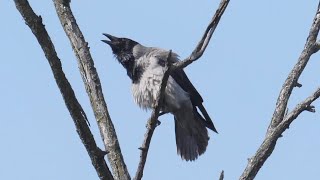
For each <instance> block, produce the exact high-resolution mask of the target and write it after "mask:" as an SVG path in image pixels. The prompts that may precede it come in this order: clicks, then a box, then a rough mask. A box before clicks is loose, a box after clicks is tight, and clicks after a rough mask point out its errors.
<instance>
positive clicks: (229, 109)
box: [0, 0, 320, 180]
mask: <svg viewBox="0 0 320 180" xmlns="http://www.w3.org/2000/svg"><path fill="white" fill-rule="evenodd" d="M30 4H31V6H32V7H33V9H34V11H35V12H36V13H37V14H39V15H41V16H42V18H43V22H44V24H45V26H46V29H47V31H48V32H49V34H50V36H51V39H52V41H53V42H54V44H55V47H56V50H57V52H58V55H59V57H60V59H61V61H62V64H63V69H64V71H65V73H66V75H67V78H68V79H69V81H70V82H71V84H72V86H73V89H74V90H75V92H76V95H77V98H78V99H79V101H80V102H81V104H82V106H83V107H84V109H85V111H86V113H87V115H88V117H89V120H90V122H91V125H92V126H91V130H92V131H93V133H94V135H95V139H96V141H97V143H98V144H99V146H100V147H103V145H102V142H101V138H100V134H99V131H98V128H97V125H96V123H95V119H94V117H93V113H92V110H91V107H90V104H89V100H88V97H87V94H86V92H85V89H84V85H83V82H82V79H81V77H80V73H79V70H78V68H77V63H76V58H75V56H74V53H73V52H72V49H71V46H70V43H69V40H68V39H67V37H66V35H65V33H64V31H63V29H62V27H61V25H60V22H59V20H58V18H57V15H56V12H55V9H54V6H53V2H52V1H36V0H32V1H31V0H30ZM218 4H219V2H218V1H217V0H214V1H213V0H212V1H201V2H200V1H191V0H176V1H171V0H162V1H153V2H151V1H148V0H141V1H81V2H80V1H75V0H73V1H72V3H71V6H72V9H73V13H74V15H75V16H76V18H77V22H78V24H79V26H80V28H81V30H82V32H83V34H84V36H85V38H86V40H87V41H88V43H89V46H90V50H91V53H92V56H93V59H94V61H95V66H96V68H97V71H98V73H99V76H100V79H101V82H102V88H103V92H104V95H105V98H106V101H107V104H108V108H109V112H110V114H111V117H112V120H113V123H114V125H115V128H116V131H117V135H118V138H119V141H120V145H121V148H122V152H123V155H124V158H125V161H126V164H127V166H128V168H129V172H130V174H131V176H134V174H135V171H136V168H137V164H138V161H139V153H140V152H139V150H138V147H140V145H141V143H142V140H143V136H144V133H145V130H146V129H145V123H146V120H147V119H148V117H149V116H150V112H146V111H144V110H141V109H139V108H138V107H137V106H136V105H135V104H134V102H133V99H132V95H131V89H130V80H129V78H128V77H127V75H126V72H125V70H124V69H123V68H122V66H121V65H120V64H119V63H118V62H117V61H116V60H115V59H114V57H113V55H112V52H111V50H110V48H109V47H108V46H107V45H106V44H104V43H102V42H101V41H100V40H101V39H103V38H104V37H103V36H102V33H104V32H105V33H110V34H113V35H115V36H123V37H129V38H131V39H134V40H136V41H138V42H140V43H141V44H143V45H146V46H157V47H161V48H165V49H172V50H173V51H175V52H177V53H178V54H179V55H180V56H181V57H182V58H184V57H186V56H188V55H189V54H190V53H191V51H192V50H193V49H194V47H195V45H196V44H197V42H198V41H199V40H200V38H201V36H202V34H203V32H204V30H205V28H206V26H207V24H208V22H209V20H210V19H211V17H212V16H213V14H214V12H215V10H216V8H217V6H218ZM317 5H318V2H317V1H316V0H308V1H291V0H283V1H278V0H269V1H249V0H243V1H237V0H231V2H230V4H229V6H228V8H227V10H226V12H225V14H224V15H223V17H222V19H221V21H220V24H219V26H218V28H217V30H216V32H215V33H214V37H213V38H212V40H211V42H210V44H209V46H208V48H207V50H206V52H205V53H204V55H203V56H202V58H201V59H200V60H199V61H197V62H195V63H194V64H192V65H190V66H188V67H187V68H186V71H187V74H188V76H189V78H190V79H191V81H192V82H193V83H194V85H195V86H196V87H197V89H198V91H199V92H200V93H201V95H202V97H203V98H204V100H205V106H206V108H207V110H208V112H209V114H210V115H211V117H212V118H213V120H214V123H215V125H216V127H217V129H218V131H219V132H220V133H219V134H218V135H217V134H214V133H213V132H210V136H211V139H210V142H209V146H208V149H207V151H206V153H205V154H204V155H202V156H201V157H200V158H199V159H198V160H197V161H195V162H185V161H182V160H181V159H180V157H179V156H177V154H176V146H175V137H174V123H173V117H172V116H171V115H167V116H163V117H161V118H160V120H161V121H162V124H161V126H159V127H158V128H157V129H156V131H155V134H154V137H153V139H152V142H151V148H150V151H149V156H148V160H147V164H146V168H145V173H144V179H147V180H149V179H150V180H151V179H152V180H163V179H185V180H193V179H201V180H209V179H210V180H211V179H218V177H219V174H220V172H221V170H224V171H225V179H226V180H233V179H238V178H239V176H240V175H241V173H242V171H243V170H244V168H245V166H246V165H247V159H248V158H250V157H251V156H252V155H253V154H254V153H255V151H256V150H257V148H258V147H259V146H260V144H261V142H262V140H263V138H264V136H265V133H266V129H267V127H268V125H269V122H270V119H271V117H272V114H273V111H274V108H275V103H276V99H277V97H278V94H279V91H280V88H281V86H282V84H283V82H284V80H285V79H286V77H287V75H288V73H289V72H290V70H291V69H292V67H293V66H294V64H295V63H296V61H297V59H298V56H299V55H300V53H301V50H302V49H303V46H304V43H305V40H306V38H307V35H308V32H309V29H310V25H311V22H312V20H313V17H314V14H315V10H316V8H317ZM0 20H1V22H2V25H1V30H0V32H1V33H0V39H1V60H0V67H1V70H0V77H2V83H1V84H2V85H1V88H0V96H1V103H0V114H1V118H0V119H1V125H0V143H1V148H0V179H1V180H44V179H45V180H57V179H59V180H70V179H77V180H88V179H97V175H96V172H95V170H94V168H93V167H92V165H91V161H90V159H89V156H88V154H87V152H86V150H85V148H84V146H83V145H82V143H81V141H80V139H79V137H78V134H77V133H76V131H75V127H74V124H73V121H72V119H71V117H70V115H69V112H68V111H67V109H66V107H65V104H64V101H63V99H62V96H61V94H60V92H59V90H58V87H57V85H56V83H55V81H54V78H53V75H52V72H51V70H50V67H49V64H48V62H47V60H46V59H45V56H44V54H43V52H42V50H41V48H40V46H39V44H38V42H37V41H36V39H35V37H34V35H33V34H32V33H31V31H30V29H29V27H27V26H26V25H25V23H24V21H23V19H22V17H21V15H20V14H19V12H18V11H17V10H16V8H15V5H14V2H13V1H1V3H0ZM319 59H320V56H319V53H318V55H314V56H313V57H312V59H311V61H310V62H309V64H308V66H307V68H306V69H305V71H304V73H303V74H302V76H301V78H300V80H299V82H300V83H301V84H302V85H303V87H302V88H295V89H294V91H293V95H292V98H291V99H290V102H289V106H288V107H289V110H292V108H293V107H294V106H295V105H296V104H297V103H298V102H300V101H301V100H303V99H305V98H306V97H307V96H309V95H310V94H311V93H312V92H313V91H314V90H315V89H316V88H317V87H318V86H319V85H320V80H319V74H320V73H319V66H320V62H319ZM314 105H315V106H316V110H317V112H316V113H309V112H304V113H302V114H301V116H299V118H298V119H297V120H296V121H295V122H294V123H293V124H292V125H291V126H290V129H289V130H287V131H286V132H285V133H284V137H283V138H281V139H280V140H279V141H278V143H277V146H276V149H275V151H274V152H273V154H272V155H271V157H270V158H269V159H268V160H267V162H266V163H265V165H264V166H263V168H262V169H261V171H260V172H259V174H258V175H257V177H256V179H258V180H270V179H279V180H280V179H281V180H300V179H310V180H311V179H312V180H313V179H319V172H320V167H319V162H320V155H319V152H320V141H319V137H320V120H319V112H320V103H319V101H317V102H315V103H314Z"/></svg>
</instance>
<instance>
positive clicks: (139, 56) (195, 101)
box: [102, 34, 217, 161]
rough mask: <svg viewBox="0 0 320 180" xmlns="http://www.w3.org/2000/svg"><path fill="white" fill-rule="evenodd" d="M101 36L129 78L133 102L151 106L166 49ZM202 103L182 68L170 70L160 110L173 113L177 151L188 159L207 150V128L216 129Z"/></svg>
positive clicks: (125, 39) (162, 73) (161, 72)
mask: <svg viewBox="0 0 320 180" xmlns="http://www.w3.org/2000/svg"><path fill="white" fill-rule="evenodd" d="M103 35H105V36H106V37H107V38H109V40H102V41H103V42H105V43H107V44H108V45H110V47H111V49H112V51H113V54H114V55H115V57H116V58H117V60H118V61H119V62H120V63H121V64H122V66H123V67H124V68H125V69H126V71H127V75H128V76H129V78H130V79H131V80H132V93H133V97H134V101H135V102H136V103H137V104H138V105H139V106H140V107H141V108H143V109H149V108H153V106H154V104H155V101H156V98H157V93H158V91H159V89H160V86H161V80H162V77H163V75H164V70H165V68H164V67H165V65H166V61H167V56H168V53H169V51H167V50H163V49H160V48H155V47H146V46H143V45H141V44H139V43H138V42H136V41H133V40H131V39H128V38H117V37H115V36H112V35H109V34H103ZM170 60H171V61H172V62H177V61H179V59H178V55H177V54H175V53H172V56H171V59H170ZM202 103H203V99H202V97H201V95H200V94H199V92H198V91H197V90H196V89H195V87H194V86H193V85H192V83H191V82H190V80H189V79H188V77H187V75H186V73H185V72H184V71H183V70H182V69H177V70H175V71H174V72H172V74H171V75H170V76H169V79H168V83H167V87H166V90H165V95H164V105H163V107H162V108H161V111H163V112H170V113H171V114H173V116H174V121H175V133H176V144H177V152H178V154H179V155H180V156H181V158H182V159H185V160H187V161H189V160H191V161H192V160H195V159H197V158H198V156H199V155H201V154H203V153H204V152H205V151H206V148H207V145H208V141H209V136H208V131H207V129H206V128H209V129H211V130H212V131H214V132H217V130H216V128H215V127H214V125H213V122H212V120H211V118H210V116H209V115H208V113H207V111H206V109H205V108H204V106H203V104H202ZM198 109H199V110H200V112H201V114H200V112H199V111H198Z"/></svg>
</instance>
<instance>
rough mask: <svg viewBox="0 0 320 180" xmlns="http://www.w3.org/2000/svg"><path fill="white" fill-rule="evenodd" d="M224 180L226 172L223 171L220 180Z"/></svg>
mask: <svg viewBox="0 0 320 180" xmlns="http://www.w3.org/2000/svg"><path fill="white" fill-rule="evenodd" d="M223 179H224V171H223V170H222V171H221V174H220V177H219V180H223Z"/></svg>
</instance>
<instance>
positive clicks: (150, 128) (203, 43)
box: [134, 0, 230, 180]
mask: <svg viewBox="0 0 320 180" xmlns="http://www.w3.org/2000/svg"><path fill="white" fill-rule="evenodd" d="M229 1H230V0H221V2H220V5H219V7H218V9H217V10H216V13H215V14H214V16H213V18H212V20H211V21H210V23H209V25H208V27H207V29H206V31H205V33H204V35H203V36H202V38H201V40H200V42H199V43H198V45H197V46H196V48H195V49H194V50H193V52H192V54H191V55H190V56H189V57H187V58H186V59H185V60H183V61H180V62H176V63H174V64H171V62H170V57H171V50H170V51H169V55H168V58H167V62H169V63H168V65H167V67H166V68H167V69H166V70H165V73H164V76H163V78H162V82H161V88H160V91H159V92H158V97H157V102H156V106H155V108H154V110H153V111H152V114H151V117H150V118H149V120H148V122H147V132H146V133H145V137H144V141H143V143H142V146H141V148H140V149H141V153H140V162H139V165H138V169H137V172H136V175H135V178H134V179H135V180H140V179H141V178H142V176H143V170H144V166H145V163H146V160H147V155H148V150H149V146H150V142H151V138H152V135H153V132H154V130H155V128H156V124H157V120H158V117H159V111H160V108H161V105H162V103H163V102H162V101H163V96H164V90H165V88H166V85H167V81H168V78H169V75H170V73H171V72H172V71H174V70H175V69H177V68H184V67H186V66H188V65H189V64H191V63H192V62H194V61H196V60H197V59H199V58H200V57H201V56H202V54H203V53H204V51H205V49H206V47H207V46H208V44H209V41H210V39H211V37H212V34H213V32H214V31H215V29H216V27H217V26H218V23H219V21H220V19H221V17H222V15H223V13H224V11H225V9H226V8H227V6H228V3H229Z"/></svg>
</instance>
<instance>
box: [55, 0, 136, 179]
mask: <svg viewBox="0 0 320 180" xmlns="http://www.w3.org/2000/svg"><path fill="white" fill-rule="evenodd" d="M53 2H54V5H55V8H56V11H57V15H58V17H59V19H60V22H61V25H62V27H63V29H64V31H65V33H66V35H67V36H68V38H69V40H70V43H71V46H72V48H73V51H74V53H75V55H76V57H77V61H78V67H79V70H80V73H81V76H82V80H83V82H84V84H85V88H86V91H87V94H88V96H89V98H90V102H91V107H92V109H93V111H94V115H95V117H96V120H97V123H98V126H99V129H100V134H101V137H102V139H103V142H104V146H105V149H106V151H108V152H109V153H108V154H107V157H108V160H109V162H110V165H111V167H112V171H113V175H114V178H115V179H121V180H129V179H130V175H129V172H128V170H127V167H126V164H125V162H124V159H123V156H122V153H121V149H120V145H119V142H118V138H117V135H116V132H115V129H114V126H113V123H112V121H111V118H110V115H109V112H108V109H107V104H106V102H105V100H104V97H103V93H102V88H101V83H100V79H99V76H98V74H97V71H96V69H95V67H94V62H93V59H92V57H91V54H90V51H89V47H88V43H87V42H86V41H85V39H84V36H83V34H82V32H81V30H80V29H79V26H78V25H77V23H76V19H75V17H74V16H73V13H72V11H71V8H70V0H53Z"/></svg>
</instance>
